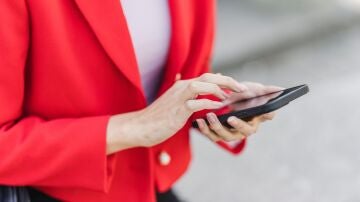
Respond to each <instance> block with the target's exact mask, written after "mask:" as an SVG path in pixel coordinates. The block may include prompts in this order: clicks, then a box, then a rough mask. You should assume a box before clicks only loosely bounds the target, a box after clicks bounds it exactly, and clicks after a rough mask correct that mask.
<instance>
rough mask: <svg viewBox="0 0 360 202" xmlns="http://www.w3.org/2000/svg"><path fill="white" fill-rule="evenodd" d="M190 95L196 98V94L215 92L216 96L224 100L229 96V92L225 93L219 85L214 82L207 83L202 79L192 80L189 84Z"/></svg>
mask: <svg viewBox="0 0 360 202" xmlns="http://www.w3.org/2000/svg"><path fill="white" fill-rule="evenodd" d="M187 89H188V92H189V94H188V95H189V97H191V98H194V97H196V95H199V94H200V95H203V94H213V95H215V96H216V97H218V98H220V99H221V100H224V99H226V98H228V97H229V96H228V94H226V93H225V91H223V90H222V89H221V88H220V87H219V86H218V85H216V84H213V83H206V82H201V81H190V82H189V83H188V86H187Z"/></svg>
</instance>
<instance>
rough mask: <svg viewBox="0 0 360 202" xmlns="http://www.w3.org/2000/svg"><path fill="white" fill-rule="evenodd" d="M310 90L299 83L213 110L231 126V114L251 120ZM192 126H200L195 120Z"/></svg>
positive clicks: (220, 119)
mask: <svg viewBox="0 0 360 202" xmlns="http://www.w3.org/2000/svg"><path fill="white" fill-rule="evenodd" d="M308 92H309V87H308V86H307V85H306V84H304V85H299V86H295V87H292V88H287V89H284V90H281V91H277V92H273V93H269V94H266V95H260V96H256V97H252V98H247V99H245V100H243V99H242V100H240V101H236V100H234V101H232V102H230V103H229V104H227V105H226V106H224V107H222V108H221V109H217V110H214V111H213V112H214V113H216V114H217V117H218V119H219V121H220V122H221V123H222V124H223V125H224V126H226V127H229V128H231V126H230V125H229V124H228V122H227V119H228V118H229V117H230V116H236V117H238V118H240V119H243V120H251V118H253V117H255V116H259V115H262V114H266V113H269V112H272V111H275V110H277V109H279V108H281V107H283V106H285V105H287V104H288V103H289V102H291V101H293V100H295V99H297V98H299V97H301V96H303V95H305V94H306V93H308ZM204 119H205V121H206V123H207V124H209V123H208V121H207V119H206V118H204ZM192 126H193V127H194V128H198V125H197V122H196V121H194V122H193V123H192Z"/></svg>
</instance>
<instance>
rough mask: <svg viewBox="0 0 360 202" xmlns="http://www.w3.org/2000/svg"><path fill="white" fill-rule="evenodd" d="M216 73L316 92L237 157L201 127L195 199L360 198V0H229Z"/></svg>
mask: <svg viewBox="0 0 360 202" xmlns="http://www.w3.org/2000/svg"><path fill="white" fill-rule="evenodd" d="M217 19H218V22H217V38H216V46H215V53H214V60H213V64H214V71H215V72H221V73H223V74H226V75H231V76H233V77H234V78H236V79H238V80H240V81H243V80H251V81H257V82H261V83H265V84H274V85H279V86H283V87H291V86H294V85H298V84H303V83H307V84H308V85H309V86H310V90H311V92H310V93H309V94H308V95H306V96H304V97H302V98H301V99H299V100H296V101H294V102H293V103H291V104H290V105H288V106H286V107H285V108H283V109H281V110H280V111H279V112H278V114H277V117H276V118H275V119H274V120H273V121H272V122H271V123H270V122H269V123H265V124H263V125H262V126H261V128H260V130H259V132H258V134H256V135H254V136H253V137H251V138H250V139H249V141H248V145H247V148H246V150H245V152H244V153H242V154H241V155H240V156H233V155H231V154H229V153H227V152H225V151H223V150H221V149H220V148H218V147H217V146H216V145H214V144H212V143H211V142H210V141H208V140H207V139H206V138H204V137H202V136H201V135H199V134H196V133H197V132H196V131H193V132H192V133H193V135H192V142H193V145H194V146H193V149H194V151H193V153H194V157H193V159H194V161H193V164H192V165H191V167H190V168H189V172H188V173H187V174H186V176H185V177H184V178H183V179H182V180H181V181H180V182H179V183H178V184H177V185H176V190H177V191H178V192H179V193H180V194H181V195H182V196H183V198H184V200H185V201H188V202H242V201H244V202H273V201H274V202H282V201H284V202H359V201H360V131H359V129H358V126H360V0H219V1H218V16H217Z"/></svg>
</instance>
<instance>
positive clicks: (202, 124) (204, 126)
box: [196, 119, 220, 142]
mask: <svg viewBox="0 0 360 202" xmlns="http://www.w3.org/2000/svg"><path fill="white" fill-rule="evenodd" d="M196 122H197V124H198V126H199V130H200V132H201V133H202V134H204V135H206V136H207V137H208V138H209V139H210V140H211V141H213V142H217V141H219V140H220V137H218V136H217V135H216V134H215V133H213V132H212V131H211V130H210V128H209V127H208V125H207V124H206V122H205V120H204V119H196Z"/></svg>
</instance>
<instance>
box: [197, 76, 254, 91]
mask: <svg viewBox="0 0 360 202" xmlns="http://www.w3.org/2000/svg"><path fill="white" fill-rule="evenodd" d="M196 80H199V81H202V82H207V83H213V84H216V85H218V86H220V87H222V88H227V89H230V90H233V91H235V92H243V91H246V90H247V89H248V88H247V87H246V85H244V84H241V83H239V82H237V81H236V80H235V79H233V78H231V77H229V76H223V75H220V74H211V73H205V74H203V75H201V76H200V77H198V78H196Z"/></svg>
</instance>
